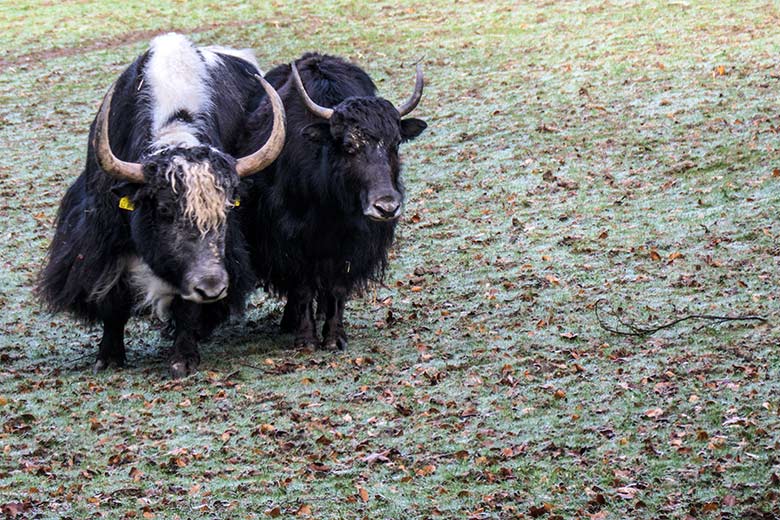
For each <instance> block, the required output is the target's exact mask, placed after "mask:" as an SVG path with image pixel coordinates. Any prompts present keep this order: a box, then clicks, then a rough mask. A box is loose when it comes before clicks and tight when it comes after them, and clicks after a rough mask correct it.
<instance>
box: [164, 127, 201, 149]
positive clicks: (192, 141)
mask: <svg viewBox="0 0 780 520" xmlns="http://www.w3.org/2000/svg"><path fill="white" fill-rule="evenodd" d="M196 132H197V129H196V128H195V127H194V126H192V125H190V124H188V123H184V122H182V121H173V122H171V123H169V124H167V125H165V126H164V127H162V128H161V129H160V131H159V132H158V133H157V138H156V139H155V141H154V146H155V147H156V148H157V149H158V150H159V149H162V148H166V147H169V146H172V147H174V146H179V147H182V148H192V147H193V146H198V145H199V144H200V142H199V141H198V138H197V137H195V134H196Z"/></svg>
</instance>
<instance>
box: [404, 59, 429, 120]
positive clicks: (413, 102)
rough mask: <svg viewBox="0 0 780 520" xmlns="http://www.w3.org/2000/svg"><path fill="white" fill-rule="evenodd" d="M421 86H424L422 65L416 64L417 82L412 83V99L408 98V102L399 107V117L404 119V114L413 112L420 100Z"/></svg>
mask: <svg viewBox="0 0 780 520" xmlns="http://www.w3.org/2000/svg"><path fill="white" fill-rule="evenodd" d="M423 86H425V81H424V80H423V71H422V64H420V63H418V64H417V80H416V81H415V83H414V93H413V94H412V97H410V98H409V100H408V101H407V102H406V103H404V104H403V105H401V108H399V109H398V113H399V114H401V117H404V116H405V115H406V114H408V113H409V112H411V111H412V110H414V107H416V106H417V103H419V102H420V98H422V93H423Z"/></svg>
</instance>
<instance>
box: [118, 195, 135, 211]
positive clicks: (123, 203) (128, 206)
mask: <svg viewBox="0 0 780 520" xmlns="http://www.w3.org/2000/svg"><path fill="white" fill-rule="evenodd" d="M119 207H120V208H122V209H125V210H127V211H133V210H134V209H135V204H133V201H132V200H130V197H122V198H121V199H119Z"/></svg>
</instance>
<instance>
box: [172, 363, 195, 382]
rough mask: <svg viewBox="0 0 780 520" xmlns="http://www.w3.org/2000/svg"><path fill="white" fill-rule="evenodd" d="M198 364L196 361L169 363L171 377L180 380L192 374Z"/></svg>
mask: <svg viewBox="0 0 780 520" xmlns="http://www.w3.org/2000/svg"><path fill="white" fill-rule="evenodd" d="M197 368H198V362H197V361H196V360H179V361H173V362H171V367H170V369H171V377H172V378H173V379H181V378H183V377H187V376H189V375H192V374H194V373H195V372H196V371H197Z"/></svg>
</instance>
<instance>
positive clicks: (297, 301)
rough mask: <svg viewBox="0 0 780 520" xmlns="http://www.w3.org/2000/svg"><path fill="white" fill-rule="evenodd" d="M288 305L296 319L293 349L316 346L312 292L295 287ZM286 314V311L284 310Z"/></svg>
mask: <svg viewBox="0 0 780 520" xmlns="http://www.w3.org/2000/svg"><path fill="white" fill-rule="evenodd" d="M287 304H288V305H290V304H292V310H291V312H293V313H294V315H295V317H296V318H297V324H296V326H295V341H294V342H293V346H294V347H295V348H301V347H303V348H315V347H316V346H317V343H318V341H317V323H316V322H315V320H314V291H312V290H311V289H309V288H308V287H296V288H295V289H294V290H293V291H292V292H291V294H290V296H289V300H288V303H287ZM285 313H286V310H285Z"/></svg>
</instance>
